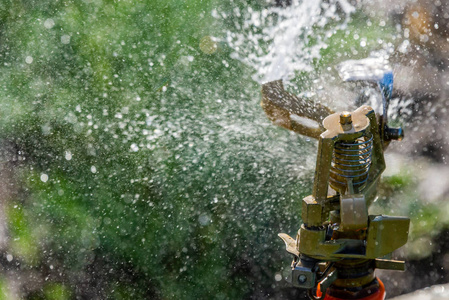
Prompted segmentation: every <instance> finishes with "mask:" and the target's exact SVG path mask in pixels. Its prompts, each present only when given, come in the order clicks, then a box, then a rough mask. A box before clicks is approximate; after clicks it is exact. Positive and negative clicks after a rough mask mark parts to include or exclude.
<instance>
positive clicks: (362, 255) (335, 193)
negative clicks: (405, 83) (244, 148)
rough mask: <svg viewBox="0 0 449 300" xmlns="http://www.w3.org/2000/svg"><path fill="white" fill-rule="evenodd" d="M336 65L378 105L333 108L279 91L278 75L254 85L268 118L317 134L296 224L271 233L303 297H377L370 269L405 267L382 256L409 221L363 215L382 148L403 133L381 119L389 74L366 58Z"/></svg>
mask: <svg viewBox="0 0 449 300" xmlns="http://www.w3.org/2000/svg"><path fill="white" fill-rule="evenodd" d="M338 70H339V73H340V76H341V77H342V79H343V81H358V82H360V81H362V82H366V83H369V84H375V85H376V86H377V87H378V88H379V90H380V93H381V96H382V110H381V111H380V112H378V113H376V112H375V111H374V110H373V109H372V108H371V107H370V106H367V105H363V106H361V107H359V108H358V109H356V110H355V111H353V112H348V111H344V112H339V113H335V112H333V111H332V110H331V109H330V108H328V107H326V106H324V105H321V104H318V103H312V102H308V101H306V100H304V99H301V98H299V97H297V96H295V95H292V94H290V93H288V92H286V91H285V90H284V87H283V84H282V81H280V80H279V81H273V82H269V83H266V84H264V85H263V86H262V107H263V109H264V110H265V112H266V114H267V115H268V117H269V118H270V120H272V121H273V122H274V123H275V124H276V125H279V126H282V127H284V128H287V129H289V130H292V131H295V132H297V133H300V134H302V135H305V136H308V137H313V138H317V139H318V154H317V160H316V169H315V179H314V185H313V194H312V195H310V196H307V197H305V198H304V199H303V201H302V221H303V224H302V225H301V227H300V229H299V231H298V234H297V236H296V239H294V238H292V237H290V236H288V235H287V234H285V233H281V234H279V236H280V237H281V238H282V239H283V240H284V242H285V244H286V248H287V251H288V252H289V253H290V254H292V255H293V256H294V259H293V262H292V265H291V283H292V284H293V285H294V286H296V287H299V288H304V289H308V290H309V296H310V298H311V299H324V297H325V296H326V295H328V296H329V297H334V298H332V299H364V298H365V297H367V296H371V297H372V295H375V294H376V293H380V294H379V299H381V298H382V293H383V295H384V294H385V293H384V290H383V291H382V289H383V285H382V283H381V282H380V280H378V279H377V278H376V276H375V275H374V269H390V270H404V269H405V263H404V262H403V261H394V260H389V259H383V257H384V256H386V255H387V254H390V253H391V252H393V251H394V250H396V249H398V248H399V247H401V246H403V245H404V244H405V243H406V242H407V236H408V230H409V224H410V219H409V218H406V217H392V216H385V215H369V214H368V207H369V206H370V205H371V203H372V202H373V201H374V200H375V198H376V194H377V186H378V181H379V178H380V176H381V174H382V172H383V171H384V169H385V160H384V150H385V149H386V148H387V146H388V144H389V143H390V141H391V140H401V139H402V137H403V132H402V129H400V128H389V127H388V125H387V122H388V119H387V118H388V116H387V112H388V102H389V100H390V98H391V94H392V89H393V75H392V72H391V70H390V69H389V68H388V67H387V66H385V65H383V64H381V65H380V66H379V64H377V62H375V61H373V60H371V59H365V60H360V61H348V62H344V63H342V64H341V65H339V66H338ZM325 116H326V117H325ZM324 117H325V118H324ZM304 118H306V119H309V120H312V121H314V122H315V124H317V125H316V126H312V125H311V124H312V123H313V122H312V123H308V122H307V121H306V122H304ZM323 118H324V120H323ZM370 299H371V298H370ZM373 299H374V298H373ZM376 299H377V298H376Z"/></svg>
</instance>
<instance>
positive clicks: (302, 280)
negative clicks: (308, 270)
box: [298, 274, 307, 283]
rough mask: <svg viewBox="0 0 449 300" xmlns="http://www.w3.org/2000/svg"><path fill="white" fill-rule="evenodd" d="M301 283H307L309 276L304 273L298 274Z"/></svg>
mask: <svg viewBox="0 0 449 300" xmlns="http://www.w3.org/2000/svg"><path fill="white" fill-rule="evenodd" d="M298 281H299V283H305V282H306V281H307V276H306V275H304V274H301V275H299V276H298Z"/></svg>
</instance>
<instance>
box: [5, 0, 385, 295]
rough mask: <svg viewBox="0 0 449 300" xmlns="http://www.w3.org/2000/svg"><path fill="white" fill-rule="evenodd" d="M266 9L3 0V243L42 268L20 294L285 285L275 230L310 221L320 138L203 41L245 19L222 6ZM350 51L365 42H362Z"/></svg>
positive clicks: (193, 291) (221, 50) (21, 263)
mask: <svg viewBox="0 0 449 300" xmlns="http://www.w3.org/2000/svg"><path fill="white" fill-rule="evenodd" d="M267 5H268V4H267V3H266V2H264V1H257V0H254V1H231V2H223V1H217V0H209V1H206V0H202V1H198V0H184V1H181V0H166V1H159V0H149V1H139V0H135V1H131V0H121V1H120V0H116V1H111V0H103V1H101V0H84V1H44V0H41V1H12V0H11V1H7V0H4V1H1V2H0V60H1V62H2V63H1V65H0V129H1V130H0V139H1V141H2V145H3V146H2V151H3V152H4V153H5V154H4V156H5V160H6V162H5V163H4V166H3V168H4V170H8V172H9V173H11V174H13V176H14V180H13V184H11V185H10V186H9V189H10V192H9V193H8V194H7V195H8V197H7V199H5V202H4V203H5V204H4V210H5V213H6V215H7V220H8V228H9V235H10V243H9V244H8V247H7V249H6V253H5V255H7V254H9V255H12V257H13V260H12V262H11V261H10V260H9V259H8V261H9V263H10V264H9V265H8V266H9V268H11V269H15V270H17V272H21V271H23V272H25V271H27V270H28V271H33V272H34V273H32V274H34V275H33V278H31V279H30V280H31V281H33V282H37V284H36V287H35V288H30V289H28V290H25V291H23V297H24V298H27V299H71V298H93V297H98V298H101V299H106V298H111V299H130V298H133V299H143V298H147V299H149V298H151V299H242V298H257V299H263V298H269V297H270V295H272V294H273V293H276V291H278V290H279V288H280V284H279V283H276V282H275V280H274V277H275V276H274V275H275V273H276V272H280V271H281V267H282V266H288V263H289V258H288V256H287V255H286V254H285V253H284V252H285V251H284V250H283V247H284V246H283V243H282V242H281V240H278V238H277V236H276V235H277V233H278V232H288V233H290V234H294V232H295V231H296V230H297V228H298V226H299V224H300V222H301V220H300V209H299V207H300V201H299V200H300V199H301V198H302V197H303V196H304V195H306V194H308V193H310V185H311V181H312V177H313V175H312V174H313V165H314V162H313V160H314V155H312V156H310V155H308V154H311V153H314V151H315V150H314V149H315V148H314V147H315V144H314V143H313V142H310V141H308V140H306V139H303V138H302V137H298V136H295V135H293V134H291V133H289V132H287V131H284V130H282V129H279V128H276V127H274V126H273V125H271V124H270V123H269V122H268V120H266V117H265V116H264V114H263V112H262V110H261V109H260V107H259V105H258V103H259V100H260V95H259V89H260V87H259V85H258V84H257V83H255V82H254V81H253V80H252V79H251V75H252V74H253V70H251V69H250V68H249V67H247V66H245V65H243V64H242V63H241V62H239V61H237V60H234V59H232V58H231V52H232V50H231V49H229V48H228V47H227V46H226V45H225V44H224V43H220V44H218V50H217V51H216V52H215V53H213V54H206V53H203V52H202V51H201V50H200V47H199V44H200V41H201V39H202V38H203V37H205V36H219V37H220V36H223V32H224V30H228V29H229V30H237V29H236V26H237V25H236V24H241V23H242V22H244V20H243V17H238V16H235V17H233V19H232V20H230V19H217V18H213V17H212V14H211V11H212V10H213V9H218V10H220V11H232V8H233V7H246V6H252V7H253V8H254V9H262V8H263V7H265V6H267ZM361 20H362V21H363V22H365V19H363V18H360V20H359V21H357V19H355V21H354V22H356V23H355V25H354V24H352V25H351V24H350V27H349V29H348V31H347V32H346V33H341V34H338V35H336V37H335V40H334V41H332V42H331V43H330V44H329V45H330V46H329V48H328V49H327V50H323V60H322V61H321V62H317V68H318V69H319V68H323V67H324V66H325V65H327V64H328V63H329V62H330V59H331V57H332V55H333V53H334V52H335V51H340V50H338V49H339V48H341V46H340V45H339V43H338V41H341V39H342V38H345V37H346V36H350V35H351V33H352V32H354V31H355V32H360V30H361V29H360V26H357V24H358V23H357V22H362V21H361ZM372 31H373V29H372V28H371V29H369V30H368V31H367V32H368V33H367V34H368V36H371V35H373V36H376V34H377V33H373V32H372ZM345 47H347V48H343V49H342V50H341V51H342V54H343V55H340V56H339V57H340V59H341V60H342V59H343V58H345V57H346V58H347V57H350V56H351V51H352V50H351V49H358V50H359V52H358V53H359V56H363V55H364V54H366V51H365V52H363V49H361V48H360V46H359V42H358V41H354V40H352V39H351V38H347V43H346V46H345ZM333 49H334V50H333ZM345 51H346V52H345ZM305 154H307V155H305ZM8 157H13V158H11V159H8ZM9 173H8V174H9ZM0 286H2V287H4V288H1V289H2V291H4V295H6V296H5V297H6V298H8V296H7V293H8V287H7V283H6V281H0Z"/></svg>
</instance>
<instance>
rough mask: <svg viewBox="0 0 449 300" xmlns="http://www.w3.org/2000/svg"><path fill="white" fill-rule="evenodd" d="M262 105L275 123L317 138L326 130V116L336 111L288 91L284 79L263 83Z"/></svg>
mask: <svg viewBox="0 0 449 300" xmlns="http://www.w3.org/2000/svg"><path fill="white" fill-rule="evenodd" d="M261 106H262V108H263V109H264V111H265V113H266V114H267V116H268V118H269V119H270V120H271V121H272V122H273V123H274V124H276V125H278V126H281V127H284V128H286V129H288V130H291V131H294V132H296V133H299V134H301V135H305V136H308V137H311V138H315V139H318V138H319V136H320V134H321V133H323V132H324V131H325V128H324V127H323V124H322V121H323V120H324V118H325V117H327V116H328V115H331V114H333V113H334V111H333V110H331V109H330V108H328V107H327V106H324V105H322V104H319V103H313V102H311V101H307V100H306V99H303V98H300V97H298V96H296V95H293V94H290V93H288V92H287V91H286V90H285V89H284V85H283V83H282V80H275V81H271V82H267V83H265V84H263V85H262V102H261Z"/></svg>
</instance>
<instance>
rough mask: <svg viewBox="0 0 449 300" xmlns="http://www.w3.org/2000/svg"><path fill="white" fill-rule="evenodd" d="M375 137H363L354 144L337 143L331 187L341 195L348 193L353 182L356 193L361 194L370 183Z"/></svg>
mask: <svg viewBox="0 0 449 300" xmlns="http://www.w3.org/2000/svg"><path fill="white" fill-rule="evenodd" d="M372 151H373V136H372V135H369V136H362V137H360V138H358V139H356V140H354V141H353V142H348V141H340V142H337V143H335V146H334V152H333V157H332V164H331V170H330V180H329V183H330V186H331V187H332V188H333V189H334V190H336V191H337V192H339V193H345V192H346V191H348V182H352V187H353V189H354V192H356V193H358V192H360V191H361V190H362V189H363V188H364V187H365V185H366V183H367V181H368V174H369V169H370V166H371V156H372Z"/></svg>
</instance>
